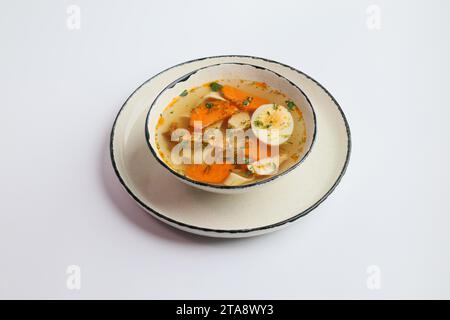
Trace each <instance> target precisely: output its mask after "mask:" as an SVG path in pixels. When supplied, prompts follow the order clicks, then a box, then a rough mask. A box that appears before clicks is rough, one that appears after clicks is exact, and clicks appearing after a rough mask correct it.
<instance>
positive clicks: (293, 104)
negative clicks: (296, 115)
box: [286, 100, 297, 111]
mask: <svg viewBox="0 0 450 320" xmlns="http://www.w3.org/2000/svg"><path fill="white" fill-rule="evenodd" d="M286 106H287V108H288V109H289V111H292V110H294V108H295V107H296V106H297V105H296V104H295V103H294V101H291V100H286Z"/></svg>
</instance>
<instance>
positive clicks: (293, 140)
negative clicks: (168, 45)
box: [155, 79, 306, 186]
mask: <svg viewBox="0 0 450 320" xmlns="http://www.w3.org/2000/svg"><path fill="white" fill-rule="evenodd" d="M155 129H156V138H155V139H156V147H157V150H158V152H159V155H160V156H161V158H162V160H163V161H164V162H165V163H166V164H167V165H168V166H170V167H171V168H172V169H173V170H175V171H177V172H178V173H179V174H181V175H184V176H186V177H188V178H190V179H192V180H195V181H199V182H203V183H208V184H216V185H226V186H237V185H245V184H252V183H254V182H257V181H260V180H264V179H267V178H270V177H272V176H274V175H277V174H279V173H281V172H283V171H285V170H287V169H288V168H290V167H291V166H292V165H294V164H295V163H297V162H298V161H299V159H300V156H301V154H302V153H303V150H304V147H305V143H306V128H305V123H304V119H303V117H302V113H301V111H300V109H299V108H298V104H297V102H296V101H292V100H291V99H290V98H289V97H287V96H286V95H284V94H283V93H282V92H280V91H278V90H275V89H273V88H271V87H270V86H268V85H267V84H265V83H261V82H255V81H249V80H241V79H225V80H217V81H215V82H211V83H206V84H204V85H202V86H200V87H195V88H192V89H190V90H185V91H183V92H181V93H180V95H179V96H177V97H175V98H174V99H173V100H172V101H171V103H170V104H169V105H168V106H167V107H166V108H165V109H164V111H163V112H162V114H161V115H160V118H159V120H158V123H157V125H156V128H155Z"/></svg>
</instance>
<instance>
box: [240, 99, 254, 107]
mask: <svg viewBox="0 0 450 320" xmlns="http://www.w3.org/2000/svg"><path fill="white" fill-rule="evenodd" d="M252 100H253V97H247V99H245V100H244V101H243V102H242V105H244V106H245V107H246V106H248V105H249V104H250V102H252Z"/></svg>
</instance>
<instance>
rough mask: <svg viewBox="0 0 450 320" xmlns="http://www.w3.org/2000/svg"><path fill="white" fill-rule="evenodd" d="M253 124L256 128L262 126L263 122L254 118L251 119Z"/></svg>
mask: <svg viewBox="0 0 450 320" xmlns="http://www.w3.org/2000/svg"><path fill="white" fill-rule="evenodd" d="M253 124H254V125H255V126H257V127H258V128H261V127H263V126H264V123H263V122H262V121H261V120H255V121H253Z"/></svg>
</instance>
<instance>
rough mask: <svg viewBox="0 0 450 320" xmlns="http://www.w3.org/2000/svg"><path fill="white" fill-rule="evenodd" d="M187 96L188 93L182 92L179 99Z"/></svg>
mask: <svg viewBox="0 0 450 320" xmlns="http://www.w3.org/2000/svg"><path fill="white" fill-rule="evenodd" d="M187 95H188V91H187V90H183V92H182V93H180V97H186V96H187Z"/></svg>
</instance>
